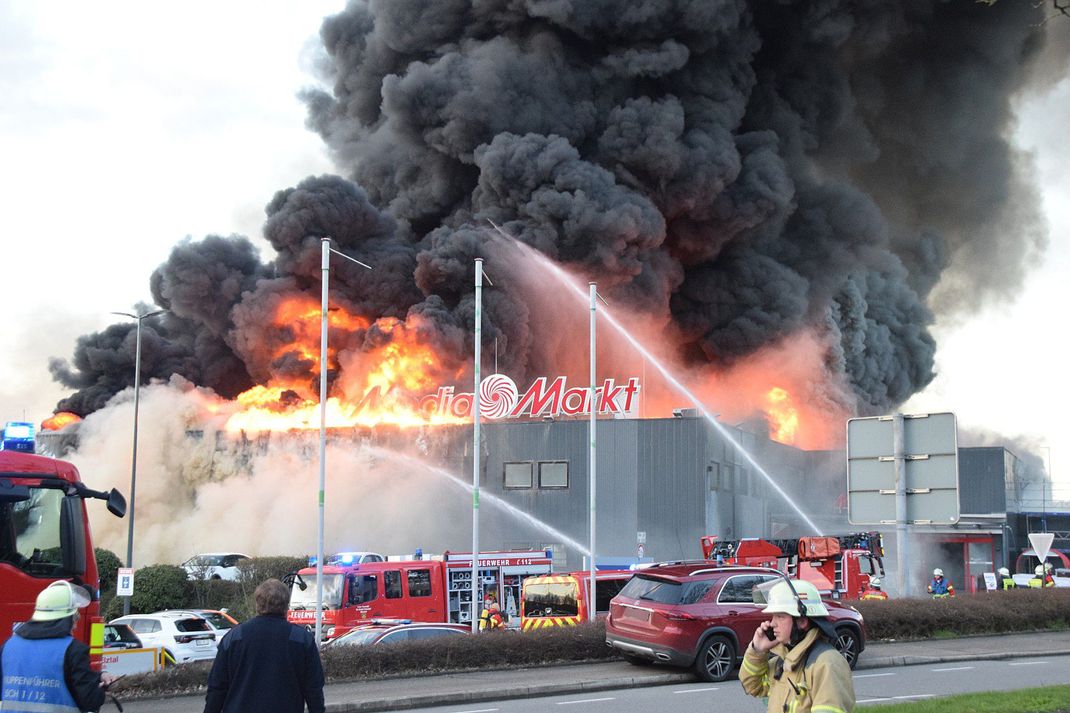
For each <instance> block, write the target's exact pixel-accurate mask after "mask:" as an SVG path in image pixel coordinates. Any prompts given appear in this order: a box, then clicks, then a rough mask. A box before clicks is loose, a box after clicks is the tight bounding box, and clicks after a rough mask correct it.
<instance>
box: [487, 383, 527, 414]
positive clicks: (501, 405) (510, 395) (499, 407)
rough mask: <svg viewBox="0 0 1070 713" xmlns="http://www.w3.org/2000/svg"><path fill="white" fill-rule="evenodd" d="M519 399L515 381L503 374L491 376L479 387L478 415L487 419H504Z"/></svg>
mask: <svg viewBox="0 0 1070 713" xmlns="http://www.w3.org/2000/svg"><path fill="white" fill-rule="evenodd" d="M519 398H520V391H519V390H518V389H517V388H516V382H515V381H513V380H512V379H510V378H509V377H508V376H506V375H505V374H492V375H491V376H488V377H487V378H486V379H483V383H481V384H480V385H479V413H481V414H482V415H483V416H485V417H487V418H505V417H506V416H508V415H509V414H511V413H512V412H513V409H514V408H516V402H517V400H518V399H519Z"/></svg>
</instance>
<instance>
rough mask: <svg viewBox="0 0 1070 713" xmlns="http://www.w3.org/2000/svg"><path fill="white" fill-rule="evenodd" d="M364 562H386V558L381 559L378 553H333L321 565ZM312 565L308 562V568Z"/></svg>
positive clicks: (346, 564)
mask: <svg viewBox="0 0 1070 713" xmlns="http://www.w3.org/2000/svg"><path fill="white" fill-rule="evenodd" d="M365 562H386V557H383V556H382V555H381V554H379V553H378V552H335V553H334V554H333V555H327V556H326V557H325V558H324V562H323V563H324V564H326V565H343V566H348V565H351V564H364V563H365ZM314 564H315V562H314V561H313V562H310V563H309V566H312V565H314Z"/></svg>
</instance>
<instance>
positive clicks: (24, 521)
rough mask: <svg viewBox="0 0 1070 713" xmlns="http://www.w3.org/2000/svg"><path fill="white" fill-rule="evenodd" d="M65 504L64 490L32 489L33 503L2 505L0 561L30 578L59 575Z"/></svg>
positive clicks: (0, 506)
mask: <svg viewBox="0 0 1070 713" xmlns="http://www.w3.org/2000/svg"><path fill="white" fill-rule="evenodd" d="M62 502H63V491H61V490H56V489H51V488H30V497H29V499H27V500H22V501H20V502H15V503H3V504H0V561H4V562H6V563H8V564H12V565H14V566H16V567H18V568H19V569H21V570H23V571H24V572H27V573H29V574H36V575H53V574H56V573H57V572H58V571H59V570H60V568H62V566H63V554H62V551H61V549H60V534H59V518H60V503H62Z"/></svg>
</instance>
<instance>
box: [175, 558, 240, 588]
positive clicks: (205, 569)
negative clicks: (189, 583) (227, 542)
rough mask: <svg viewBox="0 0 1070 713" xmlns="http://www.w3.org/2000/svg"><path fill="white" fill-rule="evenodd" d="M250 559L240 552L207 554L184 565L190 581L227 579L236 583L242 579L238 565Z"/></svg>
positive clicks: (190, 559) (187, 561) (191, 559)
mask: <svg viewBox="0 0 1070 713" xmlns="http://www.w3.org/2000/svg"><path fill="white" fill-rule="evenodd" d="M247 559H249V557H248V556H247V555H243V554H240V553H238V552H205V553H204V554H199V555H194V556H193V557H190V558H189V559H188V560H186V561H185V562H183V563H182V569H184V570H186V574H187V575H188V576H189V578H190V579H226V580H229V581H231V582H236V581H238V579H239V578H240V577H241V572H239V571H238V564H239V563H241V562H242V561H244V560H247Z"/></svg>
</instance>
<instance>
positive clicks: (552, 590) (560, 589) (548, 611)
mask: <svg viewBox="0 0 1070 713" xmlns="http://www.w3.org/2000/svg"><path fill="white" fill-rule="evenodd" d="M578 596H579V587H578V586H577V584H576V582H575V581H568V582H552V583H551V582H539V583H534V582H526V583H525V586H524V602H523V607H524V609H523V612H524V616H526V617H544V616H579V613H580V608H579V602H577V601H576V598H577V597H578Z"/></svg>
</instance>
